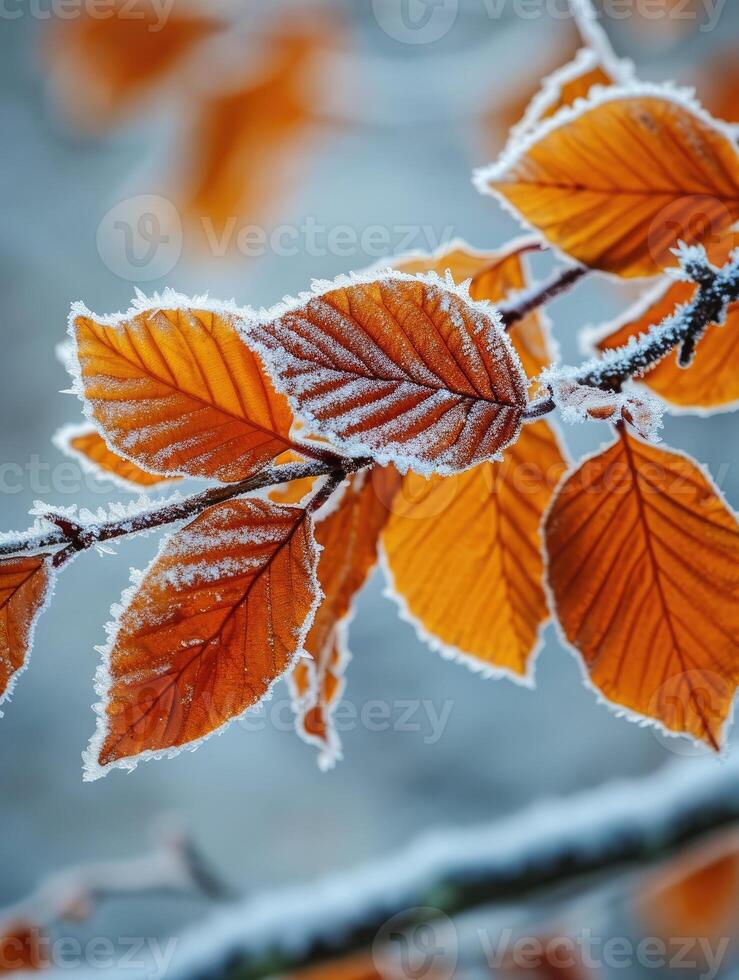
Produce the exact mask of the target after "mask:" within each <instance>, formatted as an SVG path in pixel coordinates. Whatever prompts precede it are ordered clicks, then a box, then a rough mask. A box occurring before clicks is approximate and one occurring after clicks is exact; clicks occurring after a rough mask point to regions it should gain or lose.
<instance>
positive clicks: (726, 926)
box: [635, 830, 739, 944]
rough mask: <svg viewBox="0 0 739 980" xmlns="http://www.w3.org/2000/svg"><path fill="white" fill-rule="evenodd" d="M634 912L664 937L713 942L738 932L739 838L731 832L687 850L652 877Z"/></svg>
mask: <svg viewBox="0 0 739 980" xmlns="http://www.w3.org/2000/svg"><path fill="white" fill-rule="evenodd" d="M635 904H636V908H637V911H638V913H639V915H640V917H641V918H642V919H643V920H645V921H646V924H647V926H648V928H649V929H650V930H654V931H656V932H657V933H658V934H659V935H663V936H685V937H690V938H695V939H699V938H704V939H711V940H717V939H721V938H723V937H724V936H727V937H728V936H732V937H734V940H735V944H736V937H737V934H738V932H739V835H738V834H737V832H736V831H735V830H730V831H726V832H723V833H720V834H717V835H714V836H713V837H711V838H710V839H709V840H708V841H707V842H704V843H701V844H698V845H696V846H694V847H691V848H689V849H688V850H687V851H686V852H683V853H682V854H680V855H679V856H678V857H677V858H675V859H674V860H672V861H670V862H668V863H667V865H666V866H664V867H662V868H660V869H659V870H658V871H657V872H656V873H655V874H653V875H650V877H649V878H648V879H647V881H646V882H645V883H644V884H643V885H642V886H641V887H640V889H639V891H638V893H637V897H636V902H635Z"/></svg>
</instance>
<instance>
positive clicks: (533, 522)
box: [382, 421, 566, 679]
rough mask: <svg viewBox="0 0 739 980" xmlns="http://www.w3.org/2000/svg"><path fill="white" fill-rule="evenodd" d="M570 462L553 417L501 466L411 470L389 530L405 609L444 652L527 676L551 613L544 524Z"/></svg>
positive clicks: (526, 432) (536, 426)
mask: <svg viewBox="0 0 739 980" xmlns="http://www.w3.org/2000/svg"><path fill="white" fill-rule="evenodd" d="M565 468H566V464H565V461H564V459H563V457H562V452H561V450H560V447H559V444H558V441H557V439H556V437H555V435H554V433H553V432H552V430H551V429H550V428H549V426H548V425H547V423H546V422H543V421H540V422H535V423H532V424H530V425H527V426H525V427H524V428H523V430H522V431H521V435H520V437H519V439H518V442H517V443H516V444H515V445H514V446H512V447H511V448H510V449H509V450H508V451H507V452H506V454H505V456H504V457H503V460H502V462H500V463H483V464H482V465H480V466H476V467H475V468H474V469H471V470H468V471H467V472H466V473H464V474H461V475H459V476H455V477H447V478H443V477H439V476H433V477H431V479H429V480H425V479H424V478H423V477H420V476H417V475H416V474H415V473H409V474H408V475H407V476H406V477H405V478H404V480H403V486H402V488H401V491H400V493H399V494H398V496H397V497H396V500H395V503H394V506H393V513H392V515H391V517H390V519H389V521H388V522H387V526H386V528H385V531H384V533H383V537H382V545H383V552H384V556H385V566H386V570H387V573H388V579H389V581H390V584H391V586H392V589H393V593H394V597H395V598H396V601H397V602H398V605H399V606H400V608H401V610H402V613H403V615H404V616H405V618H407V619H408V620H409V621H410V622H411V623H413V624H414V625H415V626H416V628H417V630H418V632H419V635H420V636H421V637H422V638H423V639H424V640H425V641H426V642H428V643H429V645H430V646H432V647H433V648H434V649H437V650H439V651H440V652H441V653H443V654H444V655H445V656H447V655H448V656H451V657H454V658H464V660H465V661H466V662H468V663H469V664H470V666H473V667H474V668H475V669H478V670H483V671H485V672H486V673H489V674H496V673H501V672H503V671H505V672H508V673H509V674H511V675H513V676H514V677H515V678H519V679H520V678H522V677H526V676H527V675H528V674H529V667H530V664H531V661H532V654H533V652H534V650H535V648H536V644H537V639H538V634H539V627H540V626H541V624H542V623H544V622H546V620H547V619H548V618H549V612H548V610H547V603H546V598H545V595H544V589H543V562H542V558H541V541H540V538H539V524H540V522H541V518H542V514H543V513H544V511H545V509H546V507H547V505H548V503H549V500H550V498H551V495H552V492H553V490H554V487H555V486H556V485H557V483H558V481H559V479H560V477H561V475H562V473H563V472H564V470H565Z"/></svg>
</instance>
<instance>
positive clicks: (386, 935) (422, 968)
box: [372, 908, 458, 980]
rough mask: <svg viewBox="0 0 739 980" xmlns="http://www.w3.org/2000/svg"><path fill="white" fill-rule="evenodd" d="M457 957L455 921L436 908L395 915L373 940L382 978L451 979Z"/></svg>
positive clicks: (375, 958)
mask: <svg viewBox="0 0 739 980" xmlns="http://www.w3.org/2000/svg"><path fill="white" fill-rule="evenodd" d="M457 957H458V944H457V932H456V929H455V928H454V923H453V922H452V920H451V919H450V918H449V917H448V916H446V915H444V913H443V912H440V911H439V909H435V908H414V909H407V910H406V911H404V912H401V913H399V914H398V915H395V916H393V918H392V919H388V921H387V922H386V923H385V924H384V925H383V926H382V927H381V929H380V930H379V931H378V933H377V935H376V936H375V940H374V942H373V944H372V960H373V962H374V965H375V969H376V970H377V973H378V974H379V976H380V977H382V978H383V980H452V977H454V976H455V972H456V967H457Z"/></svg>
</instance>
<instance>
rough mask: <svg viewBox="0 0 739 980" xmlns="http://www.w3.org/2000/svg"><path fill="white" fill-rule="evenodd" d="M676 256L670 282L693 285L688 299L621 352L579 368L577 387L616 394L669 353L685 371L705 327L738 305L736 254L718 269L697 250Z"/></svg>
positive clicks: (738, 262)
mask: <svg viewBox="0 0 739 980" xmlns="http://www.w3.org/2000/svg"><path fill="white" fill-rule="evenodd" d="M676 254H677V256H678V258H679V260H680V267H679V269H676V270H674V271H673V273H672V274H673V277H674V278H676V279H679V280H682V281H685V282H695V283H697V285H698V289H697V291H696V294H695V296H694V297H693V300H692V301H691V302H690V303H687V304H685V305H683V306H679V307H678V308H677V309H676V310H675V312H674V313H673V314H672V316H669V317H667V318H666V319H665V320H663V321H662V323H660V324H657V325H655V326H653V327H651V329H650V330H648V331H647V333H645V334H642V335H641V336H640V337H638V338H633V339H632V340H631V341H630V342H629V343H628V344H626V345H625V346H624V347H619V348H616V349H614V350H610V351H606V352H605V353H604V354H603V355H602V356H601V357H597V358H593V359H592V360H590V361H588V362H587V363H585V364H584V365H583V366H582V367H581V368H580V370H579V371H578V373H577V380H578V382H579V383H580V384H583V385H590V386H592V387H594V388H603V389H611V390H616V391H617V390H618V388H619V387H620V386H621V385H622V384H623V382H624V381H626V380H628V379H629V378H638V377H641V376H642V375H643V374H645V373H646V372H647V371H648V370H649V369H650V368H652V367H654V365H655V364H657V363H658V362H659V361H661V360H662V358H663V357H665V356H666V355H667V354H669V353H670V351H672V350H675V348H677V349H678V351H679V355H678V356H679V363H680V365H681V367H689V366H690V364H691V362H692V359H693V355H694V354H695V348H696V346H697V344H698V342H699V341H700V339H701V337H702V336H703V334H704V333H705V332H706V330H707V329H708V327H710V326H711V324H713V323H715V324H719V325H722V324H723V323H724V321H725V320H726V311H727V309H728V307H729V305H730V304H731V303H734V302H736V301H737V300H739V251H736V252H734V253H733V254H732V256H731V260H730V261H729V262H728V263H727V264H726V265H725V266H724V267H723V268H722V269H716V268H714V266H712V265H711V263H710V262H709V261H708V257H707V255H706V252H705V249H704V248H703V247H702V246H696V247H693V248H686V247H682V248H681V249H679V250H678V251H677V253H676Z"/></svg>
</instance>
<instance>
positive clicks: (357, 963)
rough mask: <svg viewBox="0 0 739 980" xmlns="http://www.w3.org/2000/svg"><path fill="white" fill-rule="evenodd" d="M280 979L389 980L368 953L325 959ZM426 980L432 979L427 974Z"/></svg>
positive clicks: (432, 979)
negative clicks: (382, 974)
mask: <svg viewBox="0 0 739 980" xmlns="http://www.w3.org/2000/svg"><path fill="white" fill-rule="evenodd" d="M282 980H391V978H386V977H383V976H381V975H380V974H379V973H378V972H377V968H376V967H375V964H374V960H373V958H372V956H371V954H369V953H359V954H357V955H356V956H348V957H346V958H342V959H338V960H327V961H326V962H324V963H320V964H319V965H318V966H314V967H307V968H306V969H305V970H299V971H298V972H297V973H291V974H289V976H287V977H283V978H282ZM427 980H434V978H433V977H431V976H429V977H428V978H427Z"/></svg>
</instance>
